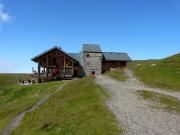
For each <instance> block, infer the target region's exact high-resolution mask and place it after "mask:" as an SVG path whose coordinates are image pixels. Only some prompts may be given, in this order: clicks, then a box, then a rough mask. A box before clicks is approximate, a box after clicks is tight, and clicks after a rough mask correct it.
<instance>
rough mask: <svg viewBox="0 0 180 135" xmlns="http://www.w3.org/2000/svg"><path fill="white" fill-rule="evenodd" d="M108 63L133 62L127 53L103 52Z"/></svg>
mask: <svg viewBox="0 0 180 135" xmlns="http://www.w3.org/2000/svg"><path fill="white" fill-rule="evenodd" d="M103 56H104V59H105V60H106V61H131V58H130V57H129V56H128V54H127V53H116V52H103Z"/></svg>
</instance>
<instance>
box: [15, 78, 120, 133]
mask: <svg viewBox="0 0 180 135" xmlns="http://www.w3.org/2000/svg"><path fill="white" fill-rule="evenodd" d="M106 97H107V95H106V93H105V92H104V91H103V90H102V88H101V87H99V86H98V85H96V84H95V83H94V78H92V77H88V78H83V79H80V80H73V81H71V82H69V85H67V86H66V87H65V88H64V90H62V91H60V92H58V93H57V94H56V95H55V96H54V97H52V98H50V99H49V101H48V102H47V103H46V104H44V105H43V106H42V107H41V108H40V109H38V110H36V111H35V112H33V113H29V114H28V115H26V116H25V118H24V120H23V121H22V124H21V125H20V127H18V128H17V129H16V130H15V131H14V132H13V135H23V134H26V135H27V134H29V135H30V134H33V135H38V134H43V135H44V134H45V135H46V134H47V135H48V134H49V135H50V134H52V135H56V134H57V135H84V134H86V135H116V134H119V132H121V130H120V129H118V126H117V122H116V120H115V119H114V117H113V116H112V114H111V112H109V111H108V109H107V107H106V106H105V104H104V103H105V102H104V100H105V98H106Z"/></svg>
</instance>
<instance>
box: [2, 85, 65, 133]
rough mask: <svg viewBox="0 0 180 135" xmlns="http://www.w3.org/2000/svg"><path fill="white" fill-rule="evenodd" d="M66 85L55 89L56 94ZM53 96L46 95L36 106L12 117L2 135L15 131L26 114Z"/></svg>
mask: <svg viewBox="0 0 180 135" xmlns="http://www.w3.org/2000/svg"><path fill="white" fill-rule="evenodd" d="M66 84H67V82H65V83H64V84H63V85H61V86H60V87H59V88H58V89H56V92H58V91H60V90H62V89H63V88H64V86H65V85H66ZM54 94H55V93H53V94H48V95H46V96H45V97H44V98H42V99H41V100H40V101H38V102H37V103H36V104H34V105H33V106H32V107H30V108H28V109H26V110H24V111H22V112H21V113H19V114H18V115H17V116H16V117H14V118H13V119H12V120H11V122H10V123H9V124H8V126H7V127H6V128H5V129H4V131H3V133H2V135H9V134H10V133H11V131H12V130H14V129H16V128H17V127H18V126H19V125H20V124H21V121H22V120H23V118H24V116H25V114H26V113H28V112H33V111H35V110H36V109H38V108H39V107H41V106H42V105H43V104H44V103H46V101H47V100H48V99H49V97H51V96H52V95H54Z"/></svg>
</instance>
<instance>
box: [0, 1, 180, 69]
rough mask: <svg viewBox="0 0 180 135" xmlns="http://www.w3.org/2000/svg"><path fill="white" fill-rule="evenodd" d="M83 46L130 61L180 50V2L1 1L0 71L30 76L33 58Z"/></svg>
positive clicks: (76, 50) (79, 48)
mask: <svg viewBox="0 0 180 135" xmlns="http://www.w3.org/2000/svg"><path fill="white" fill-rule="evenodd" d="M83 43H95V44H100V45H101V47H102V50H103V51H115V52H127V53H128V54H129V55H130V57H131V58H132V59H151V58H163V57H166V56H169V55H172V54H175V53H178V52H180V1H179V0H13V1H12V0H0V72H31V68H32V66H36V64H35V63H33V62H31V60H30V59H31V58H32V57H33V56H35V55H37V54H39V53H41V52H42V51H44V50H47V49H49V48H51V47H52V46H54V45H58V46H61V47H62V48H63V49H64V50H65V51H67V52H79V51H80V50H81V47H82V44H83Z"/></svg>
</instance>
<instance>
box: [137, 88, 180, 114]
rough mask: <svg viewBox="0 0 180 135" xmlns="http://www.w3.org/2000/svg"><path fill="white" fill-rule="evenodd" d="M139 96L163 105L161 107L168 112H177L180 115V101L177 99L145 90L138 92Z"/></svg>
mask: <svg viewBox="0 0 180 135" xmlns="http://www.w3.org/2000/svg"><path fill="white" fill-rule="evenodd" d="M138 94H139V95H140V96H142V97H143V98H144V99H145V100H151V101H153V102H156V103H161V104H162V106H161V107H162V108H164V109H166V110H168V111H175V112H177V113H180V100H178V99H177V98H175V97H172V96H167V95H162V94H159V93H156V92H150V91H145V90H142V91H138Z"/></svg>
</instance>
